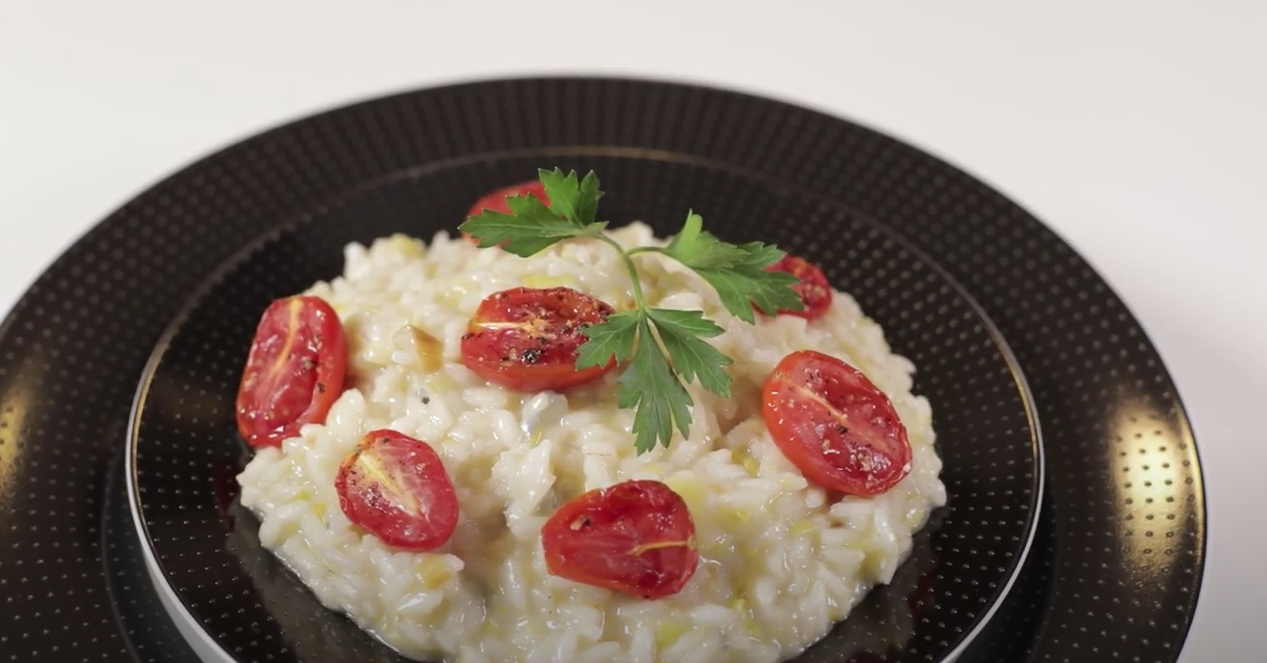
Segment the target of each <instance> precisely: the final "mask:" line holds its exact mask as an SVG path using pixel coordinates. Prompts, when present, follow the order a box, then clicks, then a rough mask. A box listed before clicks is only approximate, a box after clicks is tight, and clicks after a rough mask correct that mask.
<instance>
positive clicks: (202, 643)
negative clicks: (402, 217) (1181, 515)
mask: <svg viewBox="0 0 1267 663" xmlns="http://www.w3.org/2000/svg"><path fill="white" fill-rule="evenodd" d="M560 155H565V156H604V157H636V158H638V159H641V160H646V161H654V162H663V163H678V164H691V165H697V166H703V167H707V168H710V169H713V170H718V171H723V172H731V173H735V174H738V175H740V176H742V177H748V178H752V179H753V180H754V181H763V182H764V183H768V184H776V185H777V186H779V187H780V188H782V189H785V190H789V191H795V193H796V195H797V196H800V197H802V198H805V199H807V200H813V201H816V202H818V204H819V205H820V206H826V207H833V208H839V209H844V210H848V213H849V214H850V215H852V216H853V217H855V218H856V219H857V220H858V221H860V222H861V223H862V224H864V225H867V226H869V227H871V228H873V229H875V230H876V231H878V232H879V233H880V234H881V235H884V236H886V237H888V238H890V239H891V240H892V241H894V242H896V243H897V244H899V245H900V246H901V247H902V248H903V250H905V251H908V252H909V253H910V254H911V255H912V256H913V257H914V258H915V259H916V260H918V261H920V262H921V263H923V266H924V267H925V268H926V269H928V270H929V271H930V272H931V273H932V274H934V275H935V276H936V277H937V278H938V279H939V280H941V281H943V282H945V283H946V284H947V285H948V286H949V288H950V289H951V291H952V293H953V295H952V296H953V297H954V298H956V299H959V300H960V301H961V302H962V303H964V304H965V305H966V306H967V307H968V308H969V309H970V310H971V311H972V313H973V314H974V315H975V316H976V318H977V322H978V323H979V324H980V325H981V326H982V328H983V329H984V331H985V332H986V334H987V335H988V336H989V338H990V340H991V341H992V343H993V345H994V348H995V350H996V351H997V352H998V354H999V356H1000V357H1001V358H1002V360H1003V362H1004V364H1005V365H1006V366H1007V368H1008V370H1009V372H1010V376H1011V378H1012V381H1013V382H1014V383H1015V387H1016V390H1017V392H1018V395H1019V397H1020V400H1021V403H1022V407H1023V408H1024V410H1025V415H1026V419H1027V421H1028V424H1029V427H1030V431H1031V434H1030V439H1029V440H1028V446H1029V454H1030V462H1031V472H1032V475H1033V477H1034V478H1033V484H1032V488H1031V491H1030V494H1029V499H1028V505H1027V509H1026V518H1025V524H1024V528H1023V529H1024V540H1023V541H1022V542H1021V544H1020V545H1019V546H1018V551H1017V553H1016V554H1015V555H1014V556H1013V557H1012V558H1011V560H1010V561H1009V562H1008V564H1007V565H1006V569H1007V570H1006V573H1005V576H1006V580H1005V581H1004V582H1002V583H1001V584H1000V585H999V586H998V587H997V588H996V589H995V591H994V592H993V595H992V596H991V597H990V599H989V603H988V605H986V606H985V608H984V609H983V610H980V611H977V614H976V617H975V619H974V620H973V622H972V623H971V625H970V627H969V629H968V630H967V631H965V632H964V633H962V634H960V635H959V636H958V638H957V639H956V640H955V641H953V642H951V644H950V651H949V652H947V653H946V654H945V656H944V657H942V658H940V659H939V660H938V663H953V662H954V661H956V660H958V659H959V658H960V656H961V655H962V654H963V652H964V651H965V650H967V649H968V648H969V647H970V646H971V644H972V642H973V640H974V639H975V638H976V637H977V636H978V635H980V634H981V633H982V631H983V630H984V629H986V628H987V626H988V625H989V622H990V620H991V618H992V617H993V616H994V615H995V614H996V612H997V611H998V610H999V609H1000V608H1001V607H1002V606H1003V605H1004V604H1005V603H1006V602H1007V598H1008V595H1009V593H1010V592H1011V590H1012V588H1013V586H1014V585H1015V584H1016V582H1017V579H1018V578H1019V576H1020V573H1021V569H1022V568H1023V567H1024V565H1025V563H1026V561H1027V560H1028V559H1029V556H1030V554H1031V551H1032V548H1033V543H1034V539H1035V536H1036V534H1037V531H1038V522H1039V519H1040V518H1041V516H1042V510H1043V501H1044V500H1043V497H1044V487H1045V482H1046V467H1045V466H1046V463H1045V458H1044V453H1043V436H1042V426H1041V421H1040V420H1039V418H1038V414H1037V411H1036V408H1035V405H1034V398H1033V393H1032V392H1031V390H1030V388H1029V383H1028V381H1027V380H1026V378H1025V374H1024V371H1023V370H1022V369H1021V366H1020V363H1019V362H1018V361H1017V359H1016V356H1015V354H1014V353H1013V352H1012V349H1011V347H1010V346H1009V345H1008V343H1007V340H1006V339H1005V338H1004V337H1003V334H1002V332H1000V331H999V329H998V327H997V326H996V325H995V324H994V321H993V320H992V319H991V318H990V316H989V315H988V314H987V313H986V311H985V309H984V308H983V307H982V306H981V305H980V304H979V303H978V302H977V301H976V300H975V299H974V298H973V297H972V296H971V295H970V294H969V293H968V291H967V290H966V289H965V288H964V287H963V286H962V285H961V284H960V283H959V282H958V281H957V280H956V279H955V278H953V277H952V276H951V275H950V274H949V273H948V272H947V271H946V270H945V269H944V268H943V267H942V266H941V265H940V264H939V263H938V262H937V261H936V260H934V259H933V258H932V257H931V256H929V255H928V254H927V253H925V252H924V251H922V250H921V249H919V248H918V247H916V246H914V245H913V244H911V243H910V242H909V241H907V240H906V239H905V238H904V237H902V236H901V235H900V234H898V233H896V232H895V231H894V230H893V229H892V228H889V227H887V226H885V225H884V224H882V223H879V222H878V221H876V220H875V219H873V218H871V217H870V216H868V215H866V214H864V213H862V212H859V211H857V210H853V209H851V208H849V207H848V206H847V205H844V204H842V203H840V202H839V201H834V200H830V199H828V198H826V197H824V196H822V195H820V194H817V193H815V192H813V191H810V190H807V189H805V188H803V187H800V186H797V185H795V184H794V183H789V182H783V181H779V182H777V183H772V182H770V178H768V177H764V176H762V175H761V174H759V173H754V172H752V171H749V170H747V169H743V168H739V167H736V166H735V165H733V164H730V163H726V162H722V161H717V160H713V159H704V158H697V157H692V156H690V155H684V154H676V153H669V152H651V151H647V150H640V149H635V148H622V147H596V146H573V147H565V148H557V147H550V148H545V149H530V150H506V151H490V152H480V153H474V154H466V155H463V156H461V157H456V158H453V159H444V160H437V161H432V162H429V163H427V164H423V165H419V166H417V167H414V168H409V169H405V170H401V171H397V172H394V173H390V174H388V175H386V176H384V177H381V178H378V179H375V180H371V181H366V182H362V183H360V184H358V185H356V186H354V187H350V188H348V189H347V190H345V191H344V192H343V193H342V194H341V195H340V196H338V197H336V198H334V199H332V200H329V201H325V202H323V204H322V205H321V207H322V210H321V211H305V212H302V213H300V214H298V215H296V216H295V217H294V218H293V219H292V220H290V221H288V222H285V223H283V224H281V225H279V226H278V227H276V228H274V229H270V230H268V231H266V232H264V233H262V234H261V235H259V236H257V237H255V238H254V239H252V240H251V241H249V242H247V243H246V244H245V245H243V246H242V247H241V248H240V249H238V251H237V252H236V253H234V254H233V255H232V256H231V257H229V258H228V259H227V260H225V261H224V262H223V263H222V264H221V265H220V266H219V267H217V268H216V269H215V270H214V271H213V272H212V273H211V274H210V275H209V276H208V277H207V279H206V280H205V281H204V282H203V283H202V284H200V285H199V286H198V288H197V289H195V290H194V291H193V293H192V294H191V295H190V297H189V299H188V300H187V302H186V303H185V305H184V307H183V308H182V309H181V310H180V311H179V312H178V313H177V314H176V315H175V316H174V317H173V319H172V321H171V322H170V323H169V325H168V326H167V327H166V328H165V329H164V331H163V333H162V335H161V336H160V337H159V340H158V341H157V342H156V343H155V346H154V349H153V351H152V353H151V354H150V356H149V359H148V360H147V362H146V366H145V369H144V371H143V372H142V375H141V379H140V381H139V382H138V386H137V389H136V393H135V395H134V398H133V402H132V407H131V410H130V412H129V415H128V426H127V430H128V435H127V443H126V448H125V452H124V480H125V484H124V485H125V494H126V498H127V509H128V512H129V514H130V516H131V519H132V523H133V525H134V527H135V530H136V535H137V537H138V538H139V541H140V544H141V545H140V549H141V553H142V555H143V557H144V560H145V568H146V571H147V572H148V574H149V580H150V582H151V583H152V585H153V587H154V588H155V590H156V591H157V593H158V596H159V597H160V599H161V602H162V604H163V607H164V609H165V610H167V612H168V614H169V616H170V617H171V618H172V619H173V621H174V622H175V623H176V625H177V627H178V629H179V631H180V632H181V634H182V635H183V636H184V637H185V638H186V639H187V640H189V641H190V644H191V645H192V646H193V647H194V649H195V650H196V651H198V652H199V654H200V656H202V657H203V660H204V661H215V662H217V663H220V662H223V663H244V659H241V658H239V657H236V656H234V655H233V654H232V653H231V652H229V651H228V650H227V649H226V648H225V647H224V646H223V644H222V643H220V642H219V641H218V639H217V638H216V637H215V636H214V635H213V634H211V633H210V632H209V631H208V630H207V628H206V626H205V625H204V624H203V623H202V622H201V621H200V620H199V619H198V618H197V617H196V616H194V614H193V610H192V607H191V606H190V605H189V603H188V598H187V597H185V596H184V595H183V594H182V593H181V592H180V590H179V589H178V588H176V587H175V586H173V584H172V582H170V580H169V578H168V576H167V572H166V571H165V569H164V566H163V563H162V560H160V559H158V554H157V551H156V549H155V543H154V541H153V540H152V538H151V537H150V535H149V531H148V525H147V523H146V518H145V515H144V511H145V499H144V497H143V496H142V494H141V491H140V483H141V480H140V478H139V477H138V467H137V453H138V446H139V444H140V426H141V417H142V414H143V411H144V408H145V403H146V398H147V396H148V395H149V393H150V388H151V385H152V380H153V378H154V375H155V372H156V371H157V370H158V368H159V365H160V364H161V362H162V361H163V359H164V357H165V355H166V354H167V352H168V349H169V346H170V344H171V341H172V339H173V338H174V337H175V336H176V335H177V334H178V333H180V331H181V329H182V327H183V326H184V325H185V324H186V322H187V321H188V319H189V317H190V315H191V314H192V313H193V312H194V311H195V310H196V309H197V308H198V307H199V306H200V305H201V303H202V301H203V300H204V299H206V297H208V295H209V294H210V293H211V292H212V291H214V290H215V289H216V288H217V287H218V286H220V284H221V283H222V281H223V280H224V279H225V278H226V276H227V275H228V274H230V273H231V272H233V271H234V270H235V269H238V268H239V267H240V266H241V265H242V264H243V263H245V262H246V261H248V260H250V259H251V258H252V257H253V256H254V255H255V254H257V253H258V252H260V251H261V250H262V249H263V248H264V247H266V246H267V245H269V244H270V243H272V242H275V241H277V239H278V238H280V237H282V236H284V235H286V234H289V233H293V232H297V231H298V230H299V229H300V228H301V227H302V226H303V225H305V224H307V223H308V222H309V221H310V220H311V219H312V218H313V216H315V215H317V214H320V213H322V211H324V209H326V208H334V207H337V206H338V205H339V203H340V201H342V200H345V199H349V198H352V197H355V196H356V195H358V194H359V193H360V192H363V191H367V190H371V189H374V188H376V187H379V186H382V185H383V184H385V183H389V182H396V181H405V180H412V179H415V178H418V177H420V176H422V175H425V174H428V173H433V172H438V171H443V170H446V169H448V168H452V167H454V166H456V165H466V164H473V163H480V162H486V161H492V160H498V159H503V158H511V157H514V158H536V157H540V158H541V159H543V160H548V159H549V158H553V157H558V156H560ZM543 162H544V161H543ZM951 488H952V487H951V486H949V485H948V486H947V490H948V496H949V497H951V498H953V495H949V493H950V492H951Z"/></svg>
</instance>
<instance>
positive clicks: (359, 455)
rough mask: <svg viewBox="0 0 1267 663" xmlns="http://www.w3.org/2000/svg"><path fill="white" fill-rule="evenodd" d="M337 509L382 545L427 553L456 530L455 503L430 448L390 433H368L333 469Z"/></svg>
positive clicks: (450, 486) (454, 494)
mask: <svg viewBox="0 0 1267 663" xmlns="http://www.w3.org/2000/svg"><path fill="white" fill-rule="evenodd" d="M334 486H335V490H336V491H338V493H339V508H340V509H342V510H343V514H344V515H345V516H347V518H348V520H350V521H352V523H353V524H354V525H356V526H357V527H360V528H362V529H364V530H365V531H367V532H369V533H370V534H373V535H374V536H376V537H378V539H379V540H381V541H382V542H383V543H385V544H387V545H389V546H392V547H394V548H398V549H401V550H406V551H410V552H428V551H431V550H435V549H436V548H439V547H440V546H442V545H444V544H445V543H446V542H448V540H449V538H450V537H452V536H453V532H454V530H456V529H457V523H458V499H457V492H456V491H455V490H454V488H453V480H452V479H450V478H449V474H448V472H447V471H446V470H445V468H444V464H443V463H442V462H441V460H440V456H439V455H437V454H436V452H435V449H433V448H432V447H431V445H429V444H427V443H426V442H423V441H421V440H417V439H414V438H412V437H409V436H408V435H405V434H404V433H400V432H397V431H394V430H389V429H380V430H375V431H371V432H370V433H368V434H367V435H365V437H363V438H362V439H361V442H360V443H359V444H358V445H357V448H356V451H354V452H352V454H351V455H349V456H348V457H347V458H346V459H344V461H343V463H342V464H340V465H339V473H338V475H337V476H336V477H335V481H334Z"/></svg>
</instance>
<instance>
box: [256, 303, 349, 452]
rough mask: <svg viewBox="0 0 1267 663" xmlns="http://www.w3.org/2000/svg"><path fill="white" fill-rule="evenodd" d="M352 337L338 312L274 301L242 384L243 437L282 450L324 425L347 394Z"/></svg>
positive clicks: (262, 322)
mask: <svg viewBox="0 0 1267 663" xmlns="http://www.w3.org/2000/svg"><path fill="white" fill-rule="evenodd" d="M347 362H348V357H347V338H346V336H345V335H344V331H343V323H342V322H340V321H339V316H338V315H337V314H335V312H334V309H332V308H330V305H329V304H327V303H326V302H325V300H322V299H321V298H319V297H312V296H307V295H302V296H295V297H287V298H284V299H279V300H277V301H274V302H273V303H272V304H270V305H269V307H268V308H267V309H265V311H264V314H263V316H262V317H261V318H260V322H259V325H258V326H257V327H256V330H255V338H254V340H253V341H252V342H251V350H250V353H249V355H248V356H247V361H246V368H245V370H243V372H242V380H241V382H240V383H239V385H238V396H237V403H236V411H237V423H238V432H239V433H241V435H242V438H243V439H244V440H246V442H247V444H250V445H251V446H252V447H257V448H258V447H270V446H278V445H280V444H281V443H282V441H283V440H285V439H286V438H289V437H294V436H296V435H298V434H299V429H300V427H302V426H303V425H304V424H309V423H322V422H324V421H325V417H326V414H327V413H328V412H329V411H330V406H332V405H333V404H334V401H335V400H336V399H338V397H339V395H340V394H342V393H343V381H344V377H345V375H346V372H347Z"/></svg>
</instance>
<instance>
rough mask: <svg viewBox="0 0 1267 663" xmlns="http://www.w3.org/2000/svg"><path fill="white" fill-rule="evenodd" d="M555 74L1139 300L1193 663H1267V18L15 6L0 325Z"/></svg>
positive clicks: (1009, 5) (555, 7)
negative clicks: (950, 190) (70, 263)
mask: <svg viewBox="0 0 1267 663" xmlns="http://www.w3.org/2000/svg"><path fill="white" fill-rule="evenodd" d="M461 5H467V6H461ZM882 5H883V6H882ZM550 72H569V73H614V74H641V75H655V76H660V77H671V78H676V79H683V80H688V81H702V82H707V83H715V84H721V85H727V86H731V87H736V88H740V89H744V90H749V91H755V92H760V93H764V94H769V95H774V96H778V97H782V98H785V99H788V100H792V101H795V102H800V103H803V104H806V105H809V106H812V107H816V108H819V109H823V110H827V111H829V112H833V113H836V114H839V115H844V116H847V117H850V118H853V119H857V120H861V121H863V122H865V123H868V124H871V125H873V126H875V127H877V128H880V129H882V130H884V131H887V132H889V133H892V134H895V135H897V136H899V137H901V138H904V139H906V140H908V141H910V142H912V143H914V144H916V145H918V146H920V147H922V148H924V149H926V150H928V151H930V152H932V153H934V154H937V155H939V156H942V157H944V158H947V159H949V160H950V161H952V162H954V163H956V164H958V165H960V166H961V167H963V168H965V169H966V170H968V171H969V172H972V173H974V174H975V175H977V176H979V177H981V178H982V179H984V180H986V181H987V182H989V183H991V184H993V185H994V186H996V187H998V188H999V189H1001V190H1002V191H1004V192H1005V193H1006V194H1008V195H1010V196H1011V197H1013V198H1014V199H1015V200H1017V201H1019V202H1020V203H1021V204H1022V205H1024V206H1026V207H1027V208H1029V209H1030V210H1032V211H1033V212H1035V213H1036V214H1037V215H1038V216H1039V217H1040V218H1043V219H1044V220H1046V221H1047V222H1048V223H1050V224H1051V225H1052V226H1053V227H1054V228H1056V229H1057V231H1058V232H1059V233H1060V234H1061V235H1063V236H1064V237H1065V238H1066V239H1068V240H1069V241H1070V242H1071V243H1072V244H1073V245H1074V246H1075V247H1076V248H1077V249H1078V250H1080V251H1081V252H1082V253H1083V254H1084V255H1085V256H1086V257H1087V258H1088V259H1089V260H1090V261H1091V262H1092V263H1093V264H1094V265H1095V266H1096V267H1097V268H1098V269H1099V270H1101V273H1102V274H1104V275H1105V277H1106V278H1107V279H1108V280H1109V282H1110V283H1111V284H1112V285H1113V286H1114V287H1115V288H1116V289H1118V291H1119V292H1120V293H1121V294H1122V295H1123V296H1124V297H1125V299H1126V301H1127V303H1128V304H1129V305H1130V306H1131V307H1132V309H1133V310H1134V312H1135V313H1136V314H1137V315H1138V316H1139V318H1140V319H1141V320H1142V322H1143V324H1144V325H1145V327H1146V328H1147V330H1148V332H1149V334H1150V335H1151V336H1152V338H1153V339H1154V341H1155V342H1156V343H1157V345H1158V346H1159V348H1160V350H1161V352H1162V355H1163V357H1164V359H1165V361H1166V362H1167V364H1168V366H1169V368H1170V369H1171V371H1172V372H1173V374H1174V375H1175V377H1176V379H1177V381H1178V383H1179V385H1180V388H1181V391H1182V395H1183V398H1184V399H1185V401H1186V404H1187V405H1188V407H1189V408H1190V410H1191V413H1192V415H1193V416H1194V418H1195V426H1196V432H1197V436H1198V441H1199V447H1200V450H1201V454H1202V457H1203V461H1204V464H1205V471H1206V486H1207V489H1208V495H1209V505H1210V544H1211V545H1210V550H1209V557H1208V565H1207V570H1206V576H1205V586H1204V589H1203V592H1202V595H1201V601H1200V605H1199V608H1198V611H1197V619H1196V624H1195V626H1194V628H1193V630H1192V633H1191V636H1190V639H1189V641H1188V645H1187V647H1186V648H1185V650H1184V653H1183V658H1182V659H1181V660H1182V662H1183V663H1198V662H1201V661H1224V662H1231V661H1250V660H1261V655H1262V654H1261V651H1259V652H1256V653H1255V652H1252V651H1251V650H1249V649H1246V648H1243V647H1246V646H1253V645H1250V644H1249V643H1252V642H1255V641H1257V640H1259V639H1260V637H1261V631H1260V630H1261V628H1262V627H1261V621H1262V619H1263V614H1264V613H1265V612H1267V610H1265V608H1267V598H1264V597H1267V573H1265V572H1264V570H1263V568H1264V564H1263V562H1261V561H1260V560H1262V559H1263V549H1262V546H1263V545H1264V544H1265V543H1267V538H1265V537H1264V535H1263V534H1262V530H1263V528H1264V526H1267V522H1265V519H1264V517H1263V516H1262V508H1263V502H1264V498H1267V491H1265V490H1264V484H1265V483H1267V482H1265V481H1264V480H1263V478H1262V475H1263V471H1264V469H1265V468H1267V440H1264V439H1263V438H1264V426H1263V424H1262V420H1261V418H1260V417H1259V416H1258V414H1259V413H1260V412H1262V411H1263V409H1264V407H1265V406H1267V231H1265V230H1264V226H1265V225H1267V165H1265V164H1267V3H1261V2H1260V3H1255V2H1252V1H1247V2H1228V1H1224V2H1218V1H1208V0H1207V1H1206V2H1185V3H1181V2H1063V3H1045V6H1044V7H1041V8H1040V7H1038V6H1037V3H1020V2H995V3H987V2H955V3H946V2H927V3H910V2H886V3H878V2H873V3H865V4H863V3H853V2H845V1H837V2H817V3H811V2H796V1H794V0H780V1H778V2H761V3H757V2H751V3H748V4H744V2H743V0H730V1H729V2H714V3H692V2H689V1H687V0H675V1H672V2H660V1H651V2H649V1H642V2H628V1H627V2H602V1H599V0H593V1H591V2H587V3H581V4H576V5H572V4H568V3H564V2H554V3H551V2H546V1H541V2H536V3H533V2H522V1H521V2H480V3H474V2H472V3H461V2H452V3H445V4H444V5H443V6H441V5H440V4H438V3H435V4H433V3H431V2H422V1H416V2H403V1H402V2H364V1H358V2H344V3H337V2H318V1H309V2H294V1H291V2H280V1H273V2H211V3H208V2H204V3H197V4H195V3H176V2H137V1H121V0H112V1H110V2H92V3H89V2H81V3H77V4H75V3H65V2H63V3H53V2H42V3H38V4H37V3H36V2H15V1H14V0H0V237H2V238H3V239H0V309H2V310H5V311H7V310H8V308H9V307H10V306H11V305H12V304H13V303H14V302H15V301H16V300H17V298H18V297H19V296H20V295H21V293H22V292H23V291H24V290H25V288H26V287H27V286H28V285H29V283H30V282H31V281H32V280H33V279H34V278H35V277H36V276H37V275H38V274H39V273H40V271H41V270H43V269H44V268H45V267H46V266H47V265H48V263H49V262H50V261H52V260H53V259H54V257H56V255H57V254H58V253H59V252H61V251H62V250H63V249H64V248H65V247H66V246H67V245H68V244H69V243H70V242H71V241H73V240H74V239H75V238H76V237H77V236H78V235H79V234H80V233H82V232H84V231H85V230H86V229H87V228H88V227H89V226H90V225H91V224H92V223H94V222H96V221H97V220H99V219H101V218H102V217H103V216H105V215H106V214H107V213H108V212H110V211H111V210H112V209H114V208H115V207H117V206H118V205H120V204H122V203H123V202H124V201H126V200H127V199H128V198H130V197H132V196H134V195H135V194H137V193H139V192H140V191H141V190H142V189H144V188H146V187H147V186H149V185H150V184H152V183H154V182H155V181H156V180H157V179H159V178H161V177H163V176H165V175H166V174H169V173H170V172H172V171H173V170H175V169H177V168H179V167H181V166H183V165H186V164H188V163H189V162H190V161H192V160H194V159H195V158H197V157H200V156H202V155H205V154H207V153H208V152H210V151H212V150H214V149H217V148H219V147H222V146H224V145H226V144H227V143H229V142H232V141H235V140H237V139H240V138H243V137H245V136H247V135H250V134H253V133H255V132H257V131H259V130H261V129H263V128H266V127H269V126H273V125H276V124H279V123H282V122H285V121H288V120H291V119H294V118H297V117H299V116H302V115H307V114H309V113H311V112H313V111H316V110H320V109H325V108H328V107H330V106H334V105H341V104H343V103H346V102H348V101H350V100H354V99H360V98H364V97H368V96H375V95H379V94H382V93H385V92H389V91H396V90H400V89H403V88H408V87H414V86H420V85H429V84H435V83H440V82H450V81H455V80H463V79H467V78H471V77H484V76H492V75H500V74H535V73H550ZM1230 643H1237V648H1236V649H1231V648H1229V647H1228V645H1229V644H1230Z"/></svg>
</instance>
